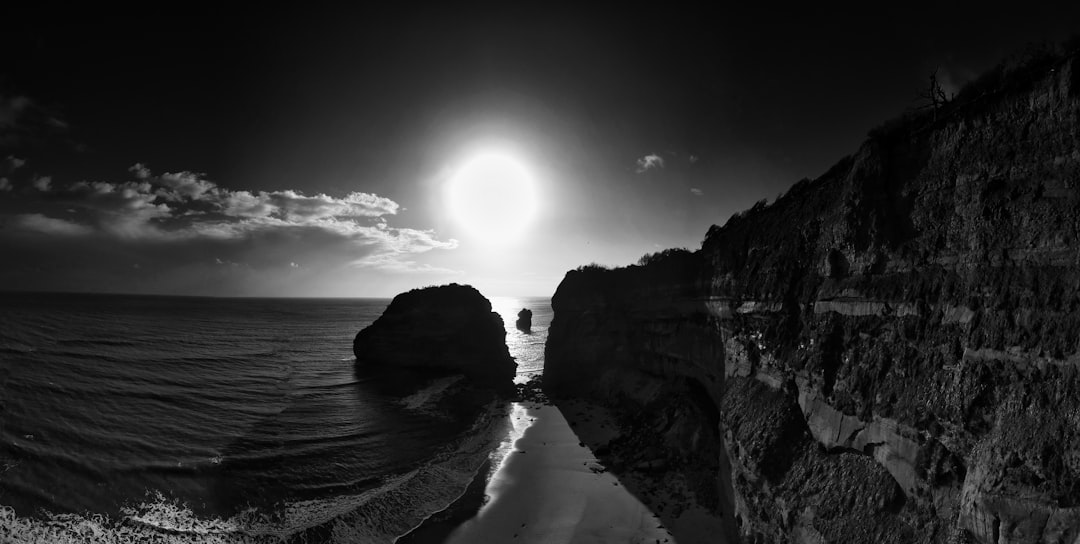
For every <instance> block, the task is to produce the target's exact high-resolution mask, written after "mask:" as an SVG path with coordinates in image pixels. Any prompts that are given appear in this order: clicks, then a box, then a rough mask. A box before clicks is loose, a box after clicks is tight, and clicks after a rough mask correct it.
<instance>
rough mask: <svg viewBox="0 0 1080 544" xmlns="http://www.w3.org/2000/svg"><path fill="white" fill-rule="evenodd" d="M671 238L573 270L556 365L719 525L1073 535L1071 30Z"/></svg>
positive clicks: (979, 538) (1075, 239)
mask: <svg viewBox="0 0 1080 544" xmlns="http://www.w3.org/2000/svg"><path fill="white" fill-rule="evenodd" d="M677 257H678V258H677V260H673V259H659V260H650V261H648V262H647V264H646V265H645V266H632V267H628V268H622V269H616V270H602V269H598V268H590V267H586V268H584V269H579V270H576V271H571V272H569V273H567V275H566V277H565V279H564V280H563V282H562V283H561V284H560V285H559V288H558V290H557V291H556V293H555V295H554V297H553V298H552V308H553V310H554V317H553V320H552V323H551V326H550V329H549V336H548V341H547V346H546V356H545V370H544V372H545V374H544V379H545V386H546V387H547V388H548V392H549V393H550V394H552V396H553V397H555V398H556V402H558V396H560V395H562V396H587V397H590V398H599V399H605V400H606V401H607V402H608V403H609V404H610V405H611V406H612V407H614V408H615V409H616V410H617V411H621V412H622V413H624V414H630V415H632V416H633V417H636V418H639V419H641V418H644V419H647V421H644V422H643V423H642V424H641V427H642V428H645V427H652V428H654V429H655V432H656V434H657V436H658V437H659V438H658V439H657V440H656V441H655V443H658V444H663V445H664V448H666V451H667V454H668V457H669V460H680V459H690V460H691V461H693V462H685V463H681V464H675V465H671V466H675V467H677V468H675V469H673V470H680V471H689V470H692V471H696V472H695V473H694V478H695V479H699V480H702V481H710V482H711V483H712V491H713V492H714V493H715V495H716V497H718V500H715V501H713V502H714V503H715V504H716V508H717V509H718V510H719V511H720V513H721V514H722V515H723V516H724V519H725V520H728V522H729V526H728V527H727V528H726V529H727V531H726V533H727V534H726V535H725V538H726V539H727V541H728V542H737V541H743V542H940V543H973V542H979V543H1002V544H1003V543H1032V544H1034V543H1044V542H1045V543H1050V542H1055V543H1056V542H1061V543H1069V544H1075V543H1077V542H1080V60H1078V58H1077V54H1076V52H1075V51H1074V52H1072V53H1068V54H1063V55H1056V56H1055V55H1049V56H1043V57H1036V58H1032V59H1030V60H1029V61H1028V62H1027V63H1026V64H1024V65H1021V66H1018V67H1015V68H1009V69H1003V70H998V71H997V72H994V73H992V74H990V75H989V76H988V77H984V78H982V79H980V80H978V81H977V82H976V84H974V85H973V86H972V87H970V88H968V89H965V91H963V92H962V93H961V94H960V95H959V96H957V97H956V99H954V100H953V101H951V102H949V103H948V104H947V105H945V106H942V107H940V109H938V110H935V111H933V112H926V113H924V114H915V115H910V116H908V117H906V118H904V119H902V120H900V121H898V122H894V123H892V124H890V125H886V126H885V127H883V128H882V129H878V130H875V131H874V132H872V133H871V137H870V139H869V140H867V141H866V142H865V143H864V144H863V145H862V147H861V148H860V149H859V150H858V151H857V152H856V153H855V154H854V155H852V156H850V157H847V158H845V159H843V160H841V161H840V162H839V163H837V164H836V165H835V166H834V167H833V168H832V169H830V170H829V171H828V172H826V173H825V174H824V175H822V176H821V177H819V178H818V179H816V180H813V181H810V180H804V181H802V182H799V183H798V184H796V185H795V186H794V187H792V188H791V190H789V191H788V193H787V194H786V195H784V196H783V197H781V198H779V199H777V201H776V202H774V203H772V204H765V203H764V202H763V203H760V204H758V205H756V206H754V207H753V208H752V209H750V210H748V211H747V212H744V213H741V214H737V215H736V216H733V217H732V218H731V219H730V220H729V221H728V222H727V224H725V225H724V226H723V227H718V226H714V227H712V228H711V229H709V231H708V233H707V235H706V238H705V241H704V243H703V244H702V248H701V250H700V251H697V252H694V253H693V254H692V255H690V256H685V255H682V256H677ZM676 400H677V401H678V403H681V404H680V405H675V404H673V403H674V402H675V401H676ZM674 414H681V415H679V416H678V417H676V416H675V415H674ZM695 455H697V456H698V457H697V458H695V457H694V456H695ZM707 457H711V458H712V460H713V461H712V463H711V464H709V463H708V462H707V461H708V459H705V458H707ZM695 459H696V460H695ZM709 471H711V473H710V474H709V476H708V478H706V477H705V476H704V474H705V472H709ZM709 491H710V490H709V489H701V490H698V497H699V499H700V498H701V497H703V496H706V497H707V496H708V495H709Z"/></svg>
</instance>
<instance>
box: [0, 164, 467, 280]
mask: <svg viewBox="0 0 1080 544" xmlns="http://www.w3.org/2000/svg"><path fill="white" fill-rule="evenodd" d="M19 166H22V165H21V164H20V165H19ZM129 171H130V174H131V179H128V180H126V181H79V182H76V183H69V184H59V183H56V182H55V180H52V179H50V178H48V177H33V178H26V179H22V180H21V181H20V180H18V179H15V180H14V182H13V181H11V180H8V179H7V178H4V180H3V181H2V182H0V191H6V193H5V194H6V195H8V196H5V197H3V198H4V199H6V201H3V202H2V203H3V204H4V205H3V206H0V244H2V246H4V247H6V248H7V250H8V251H13V252H15V254H18V255H21V256H20V257H19V258H18V259H17V261H18V262H19V263H21V264H20V265H18V266H15V267H13V268H16V269H18V268H20V267H21V269H23V272H24V273H25V274H30V275H32V274H34V271H33V269H34V267H37V268H42V267H44V268H46V269H52V268H56V267H62V266H63V265H62V264H61V263H65V262H66V263H69V264H68V268H69V270H68V272H69V273H70V272H71V270H70V267H72V266H75V267H83V268H85V270H82V272H86V273H88V274H93V273H95V272H99V271H100V270H101V269H108V268H110V267H111V268H113V269H115V270H120V269H123V270H126V271H127V273H128V274H130V273H131V271H132V270H135V271H139V272H147V271H156V272H157V273H158V274H164V275H168V276H175V275H176V274H178V273H180V271H182V270H189V272H194V273H195V275H196V276H202V277H204V278H205V277H207V274H208V272H207V271H208V270H212V272H209V276H210V277H214V278H217V279H216V280H215V281H223V280H222V276H221V275H222V274H224V273H225V272H223V271H222V269H224V268H232V269H234V271H233V272H230V274H233V276H237V274H239V275H240V276H244V277H247V278H249V279H250V278H255V277H258V278H260V280H259V281H261V282H262V283H263V284H265V283H266V281H267V278H268V277H269V276H268V272H267V271H275V272H274V273H273V274H270V276H274V277H277V278H286V277H288V276H289V275H293V276H295V275H300V274H307V275H309V276H310V275H312V274H318V273H320V272H321V273H326V272H327V271H330V270H336V271H337V276H336V277H339V279H340V278H344V277H345V276H347V275H348V274H345V273H344V272H342V271H347V270H349V269H352V270H354V271H360V270H364V271H369V272H370V271H376V272H383V273H386V274H408V273H428V274H430V273H443V274H450V273H453V272H454V271H451V270H446V269H442V268H439V267H433V266H430V265H428V264H424V263H421V262H418V261H417V260H416V256H417V255H419V254H423V253H427V252H429V251H431V250H436V249H441V250H450V249H454V248H456V247H457V244H458V243H457V241H456V240H453V239H449V240H443V239H440V238H439V237H438V236H437V235H436V233H435V232H434V231H432V230H424V229H414V228H404V227H394V226H390V224H388V222H387V218H389V217H391V216H394V215H396V214H397V213H398V212H399V211H400V210H401V206H400V205H399V204H398V203H397V202H395V201H393V200H391V199H389V198H386V197H382V196H379V195H376V194H371V193H363V192H353V193H349V194H347V195H344V196H341V197H337V196H331V195H326V194H321V193H320V194H305V193H303V192H301V191H294V190H283V191H238V190H230V189H227V188H224V187H221V186H219V185H218V184H217V183H215V182H213V181H210V180H209V179H207V178H206V176H205V175H203V174H198V173H194V172H167V173H163V174H155V173H153V172H152V171H151V170H150V169H149V168H148V167H147V166H146V165H143V164H135V165H134V166H132V167H131V168H130V169H129ZM20 251H21V253H19V252H20ZM221 263H227V264H230V265H234V266H232V267H223V266H220V264H221ZM42 271H43V270H39V272H42ZM8 272H11V270H8ZM114 276H115V274H114ZM172 281H173V282H174V283H175V282H176V281H180V280H179V279H177V278H173V280H172ZM282 281H284V280H282ZM342 281H344V280H342ZM181 283H182V282H181ZM170 285H171V284H170ZM112 289H113V290H127V289H125V288H124V286H123V285H117V286H115V287H113V288H112ZM199 292H205V289H204V290H202V291H199Z"/></svg>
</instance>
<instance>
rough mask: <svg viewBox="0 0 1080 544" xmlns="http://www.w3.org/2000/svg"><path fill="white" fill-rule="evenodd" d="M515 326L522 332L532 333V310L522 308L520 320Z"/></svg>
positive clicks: (519, 315) (518, 319) (519, 314)
mask: <svg viewBox="0 0 1080 544" xmlns="http://www.w3.org/2000/svg"><path fill="white" fill-rule="evenodd" d="M515 325H516V326H517V328H518V330H520V331H521V332H532V310H530V309H528V308H522V309H521V311H520V312H518V318H517V322H516V323H515Z"/></svg>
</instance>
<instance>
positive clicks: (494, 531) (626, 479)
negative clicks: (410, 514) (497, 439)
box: [398, 401, 720, 544]
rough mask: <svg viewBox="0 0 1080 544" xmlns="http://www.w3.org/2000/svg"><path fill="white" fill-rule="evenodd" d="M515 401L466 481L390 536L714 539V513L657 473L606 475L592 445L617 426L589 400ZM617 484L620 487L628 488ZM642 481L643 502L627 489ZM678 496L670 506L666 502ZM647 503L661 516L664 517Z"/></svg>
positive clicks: (405, 542)
mask: <svg viewBox="0 0 1080 544" xmlns="http://www.w3.org/2000/svg"><path fill="white" fill-rule="evenodd" d="M561 404H562V406H563V409H566V410H568V411H569V413H570V414H571V415H573V416H574V417H573V418H571V419H572V422H573V425H571V423H570V422H568V421H567V417H566V416H565V415H564V414H563V411H562V410H561V409H560V408H559V407H557V406H555V405H551V404H544V403H538V402H532V401H527V402H521V403H515V404H514V406H513V410H512V413H511V416H510V418H511V423H512V424H513V428H512V430H511V431H510V432H509V433H508V436H507V437H506V439H505V440H504V441H503V444H502V446H500V448H499V449H498V450H497V451H495V452H494V453H493V454H492V460H491V463H490V464H489V466H486V467H484V468H482V469H481V470H480V471H479V472H478V473H477V476H476V478H475V479H474V481H473V483H472V484H471V485H470V486H469V489H467V490H466V491H465V493H464V494H463V495H462V497H461V498H459V499H458V500H457V501H455V503H454V504H453V505H451V506H450V507H449V508H447V509H446V510H444V511H443V512H440V513H437V514H435V515H433V516H432V517H431V518H430V519H429V520H427V521H426V522H425V523H424V524H423V525H421V526H420V527H418V528H417V529H416V530H414V531H413V532H412V533H410V534H409V535H406V536H405V537H402V538H401V539H399V540H398V542H399V544H436V543H443V542H446V543H451V544H467V543H475V542H512V543H518V542H535V543H606V542H610V543H655V542H661V543H664V542H667V543H673V542H676V540H677V539H676V538H675V537H674V536H673V534H674V535H678V536H679V538H678V541H679V542H683V543H684V544H686V543H692V542H716V538H717V537H718V535H719V534H720V528H719V523H720V521H719V519H718V518H716V517H715V516H714V515H712V514H711V513H709V512H708V511H707V510H705V509H704V508H701V507H699V506H697V505H696V504H693V503H692V501H690V502H689V503H687V499H686V498H685V496H684V494H683V493H681V492H680V491H679V489H678V486H677V485H676V486H672V485H670V482H667V481H664V477H663V475H662V474H653V475H648V474H621V475H619V476H618V477H616V475H615V474H613V473H612V472H609V471H608V470H607V468H606V467H605V466H604V465H603V463H601V462H600V461H599V460H598V459H597V457H596V455H595V454H594V453H593V452H594V450H598V449H600V448H602V447H603V446H604V445H605V444H607V443H608V442H610V441H611V440H612V439H614V438H615V437H617V436H618V435H619V432H620V431H619V428H618V426H617V425H616V424H615V423H614V420H613V419H612V418H611V417H610V416H609V415H608V414H607V412H606V410H604V409H603V408H601V407H598V406H595V405H591V404H589V403H585V402H581V401H574V402H570V403H566V402H563V403H561ZM627 486H630V488H629V489H628V487H627ZM644 489H651V490H653V491H655V493H653V492H650V493H649V496H648V500H649V501H650V502H651V503H652V504H651V506H652V508H650V506H647V505H646V504H645V503H643V502H642V499H640V498H639V497H638V496H636V495H635V494H634V493H633V492H632V491H631V490H634V491H638V492H639V493H640V491H641V490H644ZM678 502H681V503H682V504H680V507H679V509H678V511H679V513H678V514H677V515H671V514H672V512H671V509H672V507H671V506H670V505H672V504H675V503H678ZM654 512H659V513H660V514H661V515H662V516H663V517H664V518H665V519H668V520H669V521H670V522H671V523H670V525H671V526H672V527H673V528H672V529H670V530H669V528H668V527H667V526H666V524H665V523H664V522H663V521H661V519H660V518H658V517H657V515H656V514H654Z"/></svg>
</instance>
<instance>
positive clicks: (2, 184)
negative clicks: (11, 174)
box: [0, 178, 12, 193]
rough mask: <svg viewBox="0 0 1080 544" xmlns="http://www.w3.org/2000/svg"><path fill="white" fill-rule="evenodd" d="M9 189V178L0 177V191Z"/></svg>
mask: <svg viewBox="0 0 1080 544" xmlns="http://www.w3.org/2000/svg"><path fill="white" fill-rule="evenodd" d="M11 189H12V187H11V180H10V179H8V178H0V192H4V193H6V192H8V191H10V190H11Z"/></svg>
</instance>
